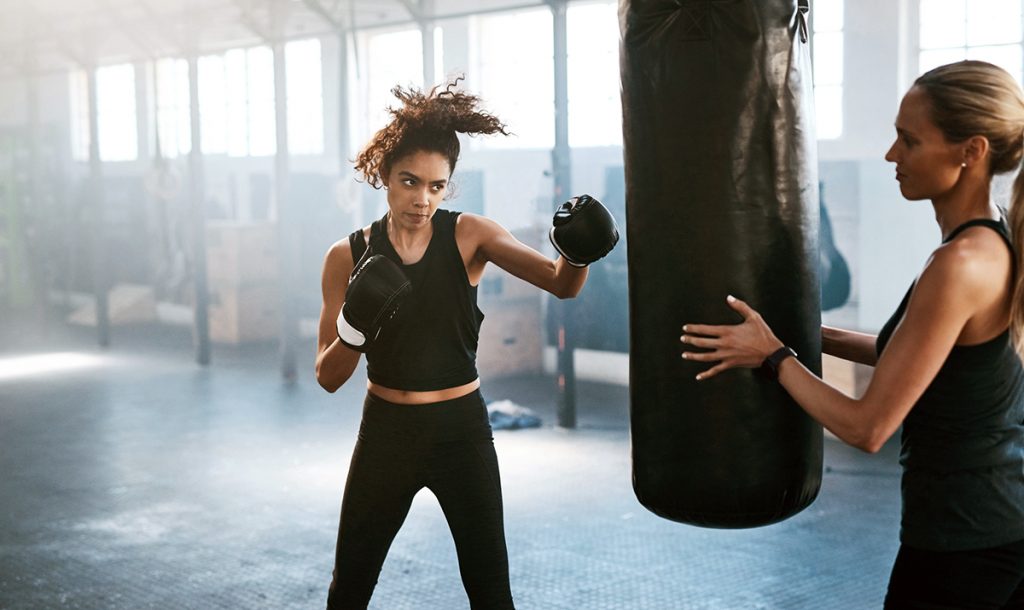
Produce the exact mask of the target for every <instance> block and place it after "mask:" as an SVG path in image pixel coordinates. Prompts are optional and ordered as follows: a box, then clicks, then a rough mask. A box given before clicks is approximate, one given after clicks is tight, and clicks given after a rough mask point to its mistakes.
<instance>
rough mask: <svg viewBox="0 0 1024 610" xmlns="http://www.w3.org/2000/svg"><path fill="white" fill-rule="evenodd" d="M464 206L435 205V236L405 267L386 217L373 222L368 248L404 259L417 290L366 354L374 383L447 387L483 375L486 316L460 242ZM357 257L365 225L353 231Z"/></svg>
mask: <svg viewBox="0 0 1024 610" xmlns="http://www.w3.org/2000/svg"><path fill="white" fill-rule="evenodd" d="M458 217H459V212H451V211H448V210H440V209H439V210H437V211H436V212H435V213H434V217H433V219H432V220H431V223H432V225H433V231H434V233H433V235H432V236H431V238H430V243H429V244H428V245H427V249H426V251H425V252H424V253H423V257H422V258H421V259H420V260H419V261H417V262H415V263H413V264H411V265H405V264H403V263H402V259H401V257H400V256H398V253H397V252H396V251H395V248H394V246H392V245H391V240H390V239H389V238H388V233H387V224H388V223H387V215H385V216H384V218H382V219H380V220H378V221H376V222H374V223H373V224H372V225H371V227H370V244H369V251H370V254H381V255H383V256H386V257H388V258H390V259H391V260H392V261H394V262H395V263H396V264H398V265H399V266H400V267H401V268H402V271H404V272H405V275H406V276H407V277H408V278H409V281H410V283H411V284H412V291H411V292H410V293H409V296H408V297H407V298H406V299H405V301H404V302H403V303H402V306H401V308H400V309H399V310H398V313H397V314H395V317H394V318H392V319H391V320H390V321H389V322H388V323H387V324H386V325H385V326H384V329H383V330H382V331H381V334H380V336H379V337H378V338H377V342H376V343H375V344H374V346H373V349H372V350H370V351H369V352H368V353H367V354H366V371H367V376H368V377H369V379H370V381H372V382H373V383H377V384H380V385H382V386H385V387H388V388H392V389H395V390H406V391H411V392H427V391H432V390H444V389H447V388H453V387H456V386H460V385H464V384H467V383H469V382H471V381H473V380H474V379H476V378H477V370H476V348H477V342H478V340H479V337H480V324H481V323H482V322H483V319H484V314H483V312H481V311H480V308H479V307H477V304H476V292H477V289H476V286H472V285H470V283H469V276H468V275H467V274H466V265H465V264H464V263H463V262H462V255H461V254H460V253H459V248H458V246H457V245H456V243H455V221H456V220H457V219H458ZM349 244H350V245H351V246H352V261H353V263H358V261H359V259H360V258H362V256H363V254H364V252H365V251H366V250H367V245H366V241H365V238H364V237H363V232H362V230H359V231H355V232H353V233H352V234H351V235H349Z"/></svg>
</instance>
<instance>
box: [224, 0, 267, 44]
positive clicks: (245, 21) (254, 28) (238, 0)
mask: <svg viewBox="0 0 1024 610" xmlns="http://www.w3.org/2000/svg"><path fill="white" fill-rule="evenodd" d="M231 3H232V4H234V5H235V7H236V8H237V9H238V10H239V11H240V12H241V15H240V17H241V23H242V25H244V26H245V27H247V28H249V31H250V32H252V33H253V34H255V35H256V37H257V38H260V39H261V40H263V42H266V43H268V44H269V43H271V42H273V40H274V37H273V36H271V35H270V30H269V29H267V28H265V27H264V26H263V25H262V24H260V23H259V22H258V21H257V20H256V18H255V17H254V16H253V14H252V11H251V10H250V9H249V7H247V6H245V5H244V4H243V3H242V0H232V2H231Z"/></svg>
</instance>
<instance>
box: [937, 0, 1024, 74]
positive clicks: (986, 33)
mask: <svg viewBox="0 0 1024 610" xmlns="http://www.w3.org/2000/svg"><path fill="white" fill-rule="evenodd" d="M968 7H969V8H970V10H968ZM920 8H921V12H920V24H921V30H920V47H921V49H920V55H919V56H918V70H919V72H921V73H924V72H927V71H928V70H930V69H932V68H934V67H936V66H940V65H942V64H946V63H950V62H954V61H961V60H964V59H981V60H984V61H988V62H991V63H993V64H996V65H997V66H1000V67H1002V68H1003V69H1005V70H1006V71H1007V72H1009V73H1010V74H1012V75H1013V76H1014V78H1016V79H1017V81H1018V82H1021V67H1022V66H1021V64H1022V62H1021V53H1022V49H1021V2H1020V0H985V1H984V2H978V1H974V2H969V1H968V0H921V5H920Z"/></svg>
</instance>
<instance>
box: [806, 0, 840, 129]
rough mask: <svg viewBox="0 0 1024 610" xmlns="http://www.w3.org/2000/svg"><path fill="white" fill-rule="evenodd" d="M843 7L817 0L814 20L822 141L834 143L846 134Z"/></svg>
mask: <svg viewBox="0 0 1024 610" xmlns="http://www.w3.org/2000/svg"><path fill="white" fill-rule="evenodd" d="M843 4H844V2H843V0H817V1H816V2H815V3H814V9H813V16H812V18H811V20H812V22H813V24H814V42H813V45H812V47H811V48H812V49H813V53H814V55H813V70H814V103H815V111H816V116H815V118H816V119H817V128H818V139H819V140H834V139H836V138H838V137H840V136H842V135H843V8H844V7H843Z"/></svg>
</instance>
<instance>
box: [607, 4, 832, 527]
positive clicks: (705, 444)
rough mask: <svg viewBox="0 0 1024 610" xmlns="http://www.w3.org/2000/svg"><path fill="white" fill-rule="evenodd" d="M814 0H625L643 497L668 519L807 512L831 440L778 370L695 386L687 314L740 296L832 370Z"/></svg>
mask: <svg viewBox="0 0 1024 610" xmlns="http://www.w3.org/2000/svg"><path fill="white" fill-rule="evenodd" d="M807 1H808V0H712V1H709V0H622V3H621V5H620V9H619V19H620V26H621V29H622V41H621V45H622V46H621V58H620V61H621V69H622V111H623V130H624V147H625V151H624V154H625V168H626V219H627V229H628V234H627V236H628V245H629V250H628V256H629V259H628V260H629V303H630V332H631V338H630V421H631V435H632V449H633V489H634V491H635V492H636V496H637V498H638V499H639V500H640V503H641V504H643V505H644V506H645V507H647V508H648V509H649V510H651V511H652V512H654V513H655V514H657V515H660V516H662V517H665V518H667V519H672V520H674V521H681V522H685V523H690V524H694V525H701V526H707V527H722V528H736V527H754V526H759V525H766V524H769V523H773V522H776V521H780V520H782V519H785V518H787V517H789V516H791V515H793V514H795V513H797V512H799V511H800V510H802V509H803V508H804V507H806V506H807V505H808V504H810V503H811V502H812V501H813V500H814V498H815V497H816V496H817V494H818V489H819V487H820V485H821V467H822V432H821V427H820V426H819V425H818V424H816V423H815V422H814V421H813V420H812V419H811V418H810V417H808V416H807V415H806V414H805V413H804V412H803V410H801V409H800V407H799V406H798V405H797V404H796V403H795V402H793V400H792V399H791V398H790V397H789V395H788V394H786V392H785V390H783V389H782V387H781V386H780V385H779V384H778V383H776V382H773V381H772V380H770V379H768V378H767V377H766V376H765V375H764V374H763V373H760V372H759V371H756V370H751V369H733V370H729V371H726V372H724V373H721V374H719V375H717V376H715V377H712V378H711V379H708V380H705V381H699V382H698V381H696V380H695V379H694V377H695V376H696V374H697V373H698V372H700V371H701V370H704V369H706V368H708V367H709V366H710V364H708V363H696V362H691V361H684V360H683V359H682V358H681V357H680V355H681V353H682V345H681V344H680V342H679V336H680V334H681V331H680V328H681V326H682V324H683V323H685V322H696V323H707V324H734V323H736V322H739V321H740V320H741V318H740V317H739V316H738V315H737V314H736V313H735V312H734V311H733V310H732V309H730V308H729V306H728V305H727V304H726V300H725V297H726V295H729V294H732V295H734V296H736V297H738V298H740V299H743V300H745V301H747V303H749V304H750V305H751V306H752V307H753V308H754V309H757V310H758V311H759V312H760V314H761V315H762V316H763V317H764V319H765V320H766V321H767V322H768V324H769V325H770V326H771V327H772V329H773V330H774V331H775V334H776V335H777V336H778V337H779V338H780V339H781V340H782V341H783V342H785V343H786V344H787V345H789V346H790V347H792V348H794V349H795V350H796V351H797V352H798V353H799V358H800V361H801V362H803V363H804V365H806V366H807V367H808V368H810V369H811V370H812V371H814V372H815V373H818V374H820V371H821V336H820V324H821V313H820V307H819V303H820V301H819V299H820V295H819V280H818V240H817V231H818V181H817V170H816V163H817V159H816V156H815V147H816V141H815V135H814V128H813V107H812V89H811V72H810V55H809V49H808V43H807V40H806V38H807V21H806V19H807V14H806V13H807Z"/></svg>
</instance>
